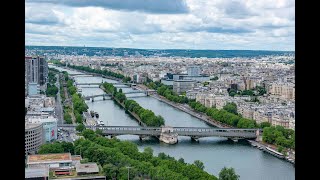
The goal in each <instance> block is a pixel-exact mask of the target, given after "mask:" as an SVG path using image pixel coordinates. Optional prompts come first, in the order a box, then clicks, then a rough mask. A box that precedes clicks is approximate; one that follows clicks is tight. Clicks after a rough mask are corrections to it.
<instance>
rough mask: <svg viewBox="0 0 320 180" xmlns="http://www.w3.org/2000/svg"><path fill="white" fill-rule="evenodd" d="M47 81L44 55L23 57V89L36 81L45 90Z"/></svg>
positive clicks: (46, 66) (26, 88) (26, 89)
mask: <svg viewBox="0 0 320 180" xmlns="http://www.w3.org/2000/svg"><path fill="white" fill-rule="evenodd" d="M47 81H48V63H47V61H46V60H45V58H44V57H40V56H35V57H29V56H26V57H25V91H26V92H27V91H28V90H29V88H28V86H29V83H37V84H39V85H40V88H41V89H43V90H45V88H46V84H47Z"/></svg>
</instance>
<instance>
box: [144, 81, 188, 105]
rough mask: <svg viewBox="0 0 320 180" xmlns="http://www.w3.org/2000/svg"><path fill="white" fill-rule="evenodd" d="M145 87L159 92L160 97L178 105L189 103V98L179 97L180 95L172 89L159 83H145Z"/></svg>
mask: <svg viewBox="0 0 320 180" xmlns="http://www.w3.org/2000/svg"><path fill="white" fill-rule="evenodd" d="M145 85H146V86H148V87H149V88H150V89H154V90H157V93H158V94H159V95H161V96H164V97H165V98H167V99H168V100H170V101H173V102H176V103H188V98H187V97H186V96H179V95H178V94H176V93H175V92H173V91H172V89H170V88H169V86H166V85H164V84H162V83H161V82H159V81H156V82H149V83H145Z"/></svg>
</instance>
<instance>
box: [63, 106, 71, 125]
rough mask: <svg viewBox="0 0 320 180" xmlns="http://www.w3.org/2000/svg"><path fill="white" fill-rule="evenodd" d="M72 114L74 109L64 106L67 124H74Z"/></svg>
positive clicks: (64, 117)
mask: <svg viewBox="0 0 320 180" xmlns="http://www.w3.org/2000/svg"><path fill="white" fill-rule="evenodd" d="M71 113H72V109H71V108H70V107H69V106H63V119H64V120H65V121H66V124H72V118H71V115H70V114H71Z"/></svg>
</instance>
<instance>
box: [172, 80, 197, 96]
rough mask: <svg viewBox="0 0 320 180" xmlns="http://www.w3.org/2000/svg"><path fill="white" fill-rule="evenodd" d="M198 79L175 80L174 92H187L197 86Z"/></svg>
mask: <svg viewBox="0 0 320 180" xmlns="http://www.w3.org/2000/svg"><path fill="white" fill-rule="evenodd" d="M195 84H196V81H194V80H175V81H174V82H173V92H175V93H177V94H181V93H183V92H187V91H188V90H190V89H193V88H194V87H195Z"/></svg>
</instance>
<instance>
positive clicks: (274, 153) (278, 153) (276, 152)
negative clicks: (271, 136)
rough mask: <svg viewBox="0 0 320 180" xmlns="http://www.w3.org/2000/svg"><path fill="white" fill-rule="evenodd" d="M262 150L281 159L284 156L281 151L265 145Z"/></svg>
mask: <svg viewBox="0 0 320 180" xmlns="http://www.w3.org/2000/svg"><path fill="white" fill-rule="evenodd" d="M264 151H265V152H267V153H270V154H272V155H274V156H276V157H278V158H281V159H283V158H285V156H284V155H283V154H282V153H280V152H278V151H275V150H273V149H271V148H269V147H266V148H265V149H264Z"/></svg>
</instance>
